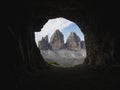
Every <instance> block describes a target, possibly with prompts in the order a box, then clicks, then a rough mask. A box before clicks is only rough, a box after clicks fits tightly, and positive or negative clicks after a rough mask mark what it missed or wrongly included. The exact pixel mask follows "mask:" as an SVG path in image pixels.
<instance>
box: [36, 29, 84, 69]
mask: <svg viewBox="0 0 120 90" xmlns="http://www.w3.org/2000/svg"><path fill="white" fill-rule="evenodd" d="M38 47H39V49H40V52H41V54H42V56H43V58H44V59H45V61H47V62H48V63H56V64H57V66H60V67H73V66H75V65H79V64H82V63H83V62H84V59H85V57H86V49H85V42H84V41H81V39H80V38H79V36H77V34H76V33H75V32H71V33H70V35H69V36H68V38H67V40H66V43H64V35H63V34H62V33H61V32H60V31H59V30H56V31H55V32H54V33H53V34H52V36H51V38H50V42H49V41H48V35H46V36H45V37H43V38H42V40H40V41H39V42H38Z"/></svg>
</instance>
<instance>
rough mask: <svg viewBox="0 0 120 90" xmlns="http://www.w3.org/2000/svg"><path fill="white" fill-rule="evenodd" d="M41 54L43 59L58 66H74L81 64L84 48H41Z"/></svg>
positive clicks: (84, 56)
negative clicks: (71, 49)
mask: <svg viewBox="0 0 120 90" xmlns="http://www.w3.org/2000/svg"><path fill="white" fill-rule="evenodd" d="M41 54H42V56H43V58H44V59H45V61H47V62H48V63H51V62H52V63H53V64H54V65H56V66H59V67H74V66H76V65H79V64H82V63H83V62H84V59H85V58H86V50H85V49H82V50H80V51H70V50H65V49H62V50H41Z"/></svg>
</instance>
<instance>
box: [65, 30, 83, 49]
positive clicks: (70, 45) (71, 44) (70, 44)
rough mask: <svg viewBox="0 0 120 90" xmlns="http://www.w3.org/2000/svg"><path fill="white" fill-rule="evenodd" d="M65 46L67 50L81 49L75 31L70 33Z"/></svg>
mask: <svg viewBox="0 0 120 90" xmlns="http://www.w3.org/2000/svg"><path fill="white" fill-rule="evenodd" d="M66 48H67V49H68V50H80V49H81V45H80V38H79V37H78V36H77V35H76V33H74V32H71V33H70V35H69V37H68V38H67V41H66Z"/></svg>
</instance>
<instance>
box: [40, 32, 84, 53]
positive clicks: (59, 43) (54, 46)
mask: <svg viewBox="0 0 120 90" xmlns="http://www.w3.org/2000/svg"><path fill="white" fill-rule="evenodd" d="M38 47H39V49H40V50H60V49H67V50H73V51H74V50H75V51H76V50H81V49H84V48H85V43H84V41H81V39H80V38H79V36H78V35H77V34H76V33H75V32H71V33H70V35H69V36H68V38H67V41H66V43H64V35H63V34H62V33H61V32H60V31H59V30H56V31H55V32H54V33H53V34H52V36H51V38H50V42H48V35H46V36H45V37H42V40H40V41H38Z"/></svg>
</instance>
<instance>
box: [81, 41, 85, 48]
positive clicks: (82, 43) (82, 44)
mask: <svg viewBox="0 0 120 90" xmlns="http://www.w3.org/2000/svg"><path fill="white" fill-rule="evenodd" d="M85 48H86V47H85V41H81V49H85Z"/></svg>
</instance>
